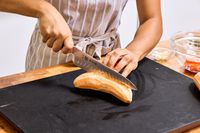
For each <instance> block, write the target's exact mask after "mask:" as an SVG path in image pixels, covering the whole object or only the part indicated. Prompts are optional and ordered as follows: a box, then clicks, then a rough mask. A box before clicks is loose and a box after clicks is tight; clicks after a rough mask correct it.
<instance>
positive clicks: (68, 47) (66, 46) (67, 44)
mask: <svg viewBox="0 0 200 133" xmlns="http://www.w3.org/2000/svg"><path fill="white" fill-rule="evenodd" d="M73 46H74V42H73V40H72V38H71V37H67V38H66V39H65V40H64V46H63V48H62V52H63V53H64V54H66V53H69V52H71V49H72V48H73Z"/></svg>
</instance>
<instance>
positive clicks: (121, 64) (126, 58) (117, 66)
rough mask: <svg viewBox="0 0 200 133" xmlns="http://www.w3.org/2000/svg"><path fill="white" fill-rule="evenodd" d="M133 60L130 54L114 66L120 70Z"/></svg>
mask: <svg viewBox="0 0 200 133" xmlns="http://www.w3.org/2000/svg"><path fill="white" fill-rule="evenodd" d="M130 62H131V60H130V58H129V55H125V56H124V57H123V58H122V59H121V60H120V61H119V62H118V63H117V65H116V66H115V67H114V69H115V70H116V71H117V72H120V71H121V70H122V69H123V68H125V66H127V65H128V64H129V63H130Z"/></svg>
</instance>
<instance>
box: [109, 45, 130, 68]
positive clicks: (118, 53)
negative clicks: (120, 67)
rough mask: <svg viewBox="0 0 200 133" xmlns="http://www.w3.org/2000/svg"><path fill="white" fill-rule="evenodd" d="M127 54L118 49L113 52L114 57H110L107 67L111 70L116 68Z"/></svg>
mask: <svg viewBox="0 0 200 133" xmlns="http://www.w3.org/2000/svg"><path fill="white" fill-rule="evenodd" d="M126 54H127V53H125V52H124V51H123V50H120V49H117V50H115V51H113V52H112V55H111V56H110V60H109V61H108V63H107V66H108V67H110V68H114V66H115V65H116V63H117V62H118V61H119V60H121V59H122V58H123V56H125V55H126Z"/></svg>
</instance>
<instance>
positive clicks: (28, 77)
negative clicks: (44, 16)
mask: <svg viewBox="0 0 200 133" xmlns="http://www.w3.org/2000/svg"><path fill="white" fill-rule="evenodd" d="M156 47H165V48H169V41H162V42H160V43H159V44H158V45H157V46H156ZM147 57H148V56H147ZM177 62H178V58H177V57H176V55H175V56H173V57H171V58H170V59H169V60H167V61H158V63H160V64H162V65H164V66H166V67H168V68H170V69H172V70H174V71H177V72H179V73H181V74H184V75H186V76H188V77H190V78H194V75H195V74H194V73H191V72H188V71H185V70H184V68H183V67H182V66H181V65H180V64H179V63H177ZM78 69H80V68H78V67H75V66H73V65H72V64H68V65H67V64H61V65H56V66H52V67H47V68H42V69H38V70H33V71H29V72H23V73H19V74H14V75H10V76H6V77H0V88H5V87H8V86H13V85H17V84H22V83H25V82H30V81H34V80H38V79H42V78H46V77H51V76H55V75H59V74H63V73H66V72H70V71H75V70H78ZM0 133H17V131H16V130H15V129H14V128H13V127H12V126H11V125H10V124H9V123H8V122H7V121H6V120H5V119H3V118H2V117H0ZM188 133H200V127H197V128H194V129H192V130H190V131H188Z"/></svg>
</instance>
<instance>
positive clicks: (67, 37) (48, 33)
mask: <svg viewBox="0 0 200 133" xmlns="http://www.w3.org/2000/svg"><path fill="white" fill-rule="evenodd" d="M49 8H50V9H49ZM49 8H44V9H48V10H44V11H43V13H42V14H41V15H40V16H39V17H38V19H39V27H40V31H41V34H42V37H43V42H44V43H46V44H47V46H48V47H50V48H52V49H53V51H54V52H58V51H60V50H62V52H63V53H64V54H66V53H68V52H69V51H70V50H71V49H72V48H73V46H74V44H73V40H72V32H71V30H70V28H69V26H68V24H67V22H66V21H65V19H64V18H63V16H62V15H61V14H60V13H59V12H58V11H57V10H56V8H54V7H53V6H50V7H49Z"/></svg>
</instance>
